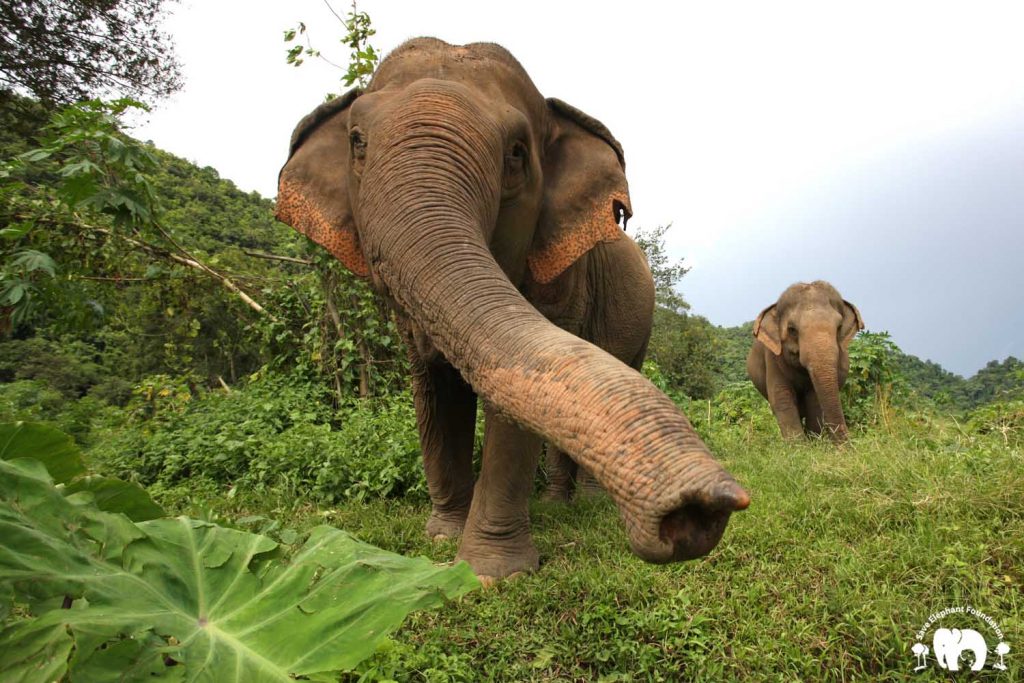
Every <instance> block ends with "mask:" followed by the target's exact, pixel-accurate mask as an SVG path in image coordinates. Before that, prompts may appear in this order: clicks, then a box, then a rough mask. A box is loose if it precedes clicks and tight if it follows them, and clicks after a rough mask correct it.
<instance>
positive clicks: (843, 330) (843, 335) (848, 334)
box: [839, 299, 864, 349]
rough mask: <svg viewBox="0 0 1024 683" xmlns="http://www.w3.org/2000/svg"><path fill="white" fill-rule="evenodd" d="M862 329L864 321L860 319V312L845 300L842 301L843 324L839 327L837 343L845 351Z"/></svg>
mask: <svg viewBox="0 0 1024 683" xmlns="http://www.w3.org/2000/svg"><path fill="white" fill-rule="evenodd" d="M863 329H864V320H863V319H861V317H860V311H858V310H857V307H856V306H854V305H853V304H851V303H850V302H849V301H847V300H846V299H843V322H842V324H841V326H840V327H839V343H840V344H841V345H842V347H843V348H844V349H845V348H847V347H849V346H850V342H852V341H853V338H854V337H856V336H857V333H858V332H860V331H861V330H863Z"/></svg>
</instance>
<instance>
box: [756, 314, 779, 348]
mask: <svg viewBox="0 0 1024 683" xmlns="http://www.w3.org/2000/svg"><path fill="white" fill-rule="evenodd" d="M754 336H755V337H757V341H759V342H761V343H762V344H764V346H765V348H767V349H768V350H769V351H771V352H772V353H774V354H775V355H776V356H778V355H781V354H782V338H781V333H780V330H779V316H778V313H777V311H776V310H775V304H772V305H771V306H769V307H768V308H766V309H764V310H763V311H761V313H760V314H759V315H758V316H757V320H755V321H754Z"/></svg>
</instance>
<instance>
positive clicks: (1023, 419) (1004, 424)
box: [966, 399, 1024, 446]
mask: <svg viewBox="0 0 1024 683" xmlns="http://www.w3.org/2000/svg"><path fill="white" fill-rule="evenodd" d="M966 426H967V429H968V430H969V431H971V432H973V433H975V434H994V435H998V436H999V437H1000V438H1001V439H1002V440H1003V443H1005V444H1006V445H1015V446H1021V445H1024V400H1021V399H1017V400H1013V401H996V402H994V403H988V404H986V405H983V406H981V407H980V408H975V409H974V410H972V411H971V412H970V413H968V415H967V423H966Z"/></svg>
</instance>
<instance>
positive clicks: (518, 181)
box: [502, 142, 528, 190]
mask: <svg viewBox="0 0 1024 683" xmlns="http://www.w3.org/2000/svg"><path fill="white" fill-rule="evenodd" d="M527 154H528V152H527V151H526V145H524V144H523V143H521V142H517V143H515V144H514V145H513V146H512V149H511V150H509V151H508V153H507V154H505V168H504V174H503V175H504V178H502V184H503V185H504V186H505V189H506V190H514V189H516V188H518V187H519V186H520V185H522V184H523V181H524V180H526V157H527Z"/></svg>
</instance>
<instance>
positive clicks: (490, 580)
mask: <svg viewBox="0 0 1024 683" xmlns="http://www.w3.org/2000/svg"><path fill="white" fill-rule="evenodd" d="M522 576H526V574H524V573H523V572H515V573H513V574H509V575H508V576H506V577H505V578H504V579H499V578H496V577H493V576H486V575H484V576H477V577H476V578H477V580H478V581H480V585H481V586H483V588H484V590H488V589H490V588H494V587H496V586H497V585H498V583H499V582H501V581H514V580H515V579H518V578H520V577H522ZM996 668H998V666H997V667H996Z"/></svg>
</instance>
